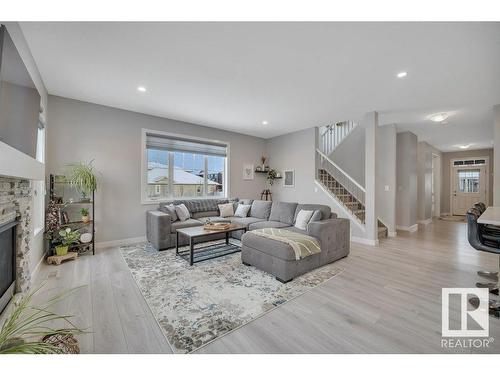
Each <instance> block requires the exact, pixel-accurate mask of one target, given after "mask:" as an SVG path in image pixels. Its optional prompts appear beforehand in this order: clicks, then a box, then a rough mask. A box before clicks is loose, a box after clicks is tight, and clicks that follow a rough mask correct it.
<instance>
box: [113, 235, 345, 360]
mask: <svg viewBox="0 0 500 375" xmlns="http://www.w3.org/2000/svg"><path fill="white" fill-rule="evenodd" d="M217 242H219V241H213V243H217ZM184 249H186V247H184V248H182V250H184ZM120 250H121V253H122V255H123V258H124V259H125V261H126V263H127V264H128V267H129V268H130V270H131V271H132V275H133V276H134V278H135V280H136V282H137V284H138V286H139V289H140V290H141V292H142V294H143V295H144V298H145V299H146V301H147V303H148V304H149V306H150V308H151V310H152V311H153V314H154V315H155V317H156V319H157V320H158V322H159V324H160V326H161V328H162V329H163V331H164V333H165V336H166V337H167V339H168V341H169V343H170V345H171V347H172V350H173V351H174V352H175V353H189V352H191V351H193V350H195V349H198V348H200V347H201V346H203V345H205V344H207V343H209V342H210V341H212V340H214V339H216V338H218V337H221V336H222V335H224V334H226V333H228V332H230V331H232V330H234V329H236V328H238V327H240V326H242V325H244V324H246V323H248V322H250V321H252V320H254V319H256V318H258V317H259V316H261V315H262V314H264V313H266V312H269V311H270V310H272V309H274V308H275V307H277V306H279V305H282V304H284V303H285V302H287V301H290V300H291V299H293V298H296V297H298V296H300V295H301V294H303V293H305V292H307V291H308V290H311V289H312V288H314V287H315V286H318V285H319V284H321V283H323V282H325V281H327V280H328V279H330V278H332V277H333V276H335V275H338V274H340V273H341V272H342V269H341V268H339V267H338V266H336V265H335V263H333V264H330V265H327V266H324V267H321V268H319V269H317V270H314V271H312V272H309V273H308V274H305V275H303V276H300V277H298V278H296V279H295V280H293V281H291V282H289V283H287V284H282V283H280V282H279V281H277V280H276V279H275V278H274V277H272V276H271V275H269V274H267V273H265V272H262V271H259V270H257V269H256V268H254V267H248V266H245V265H243V264H242V263H241V254H240V253H236V254H231V255H227V256H224V257H220V258H216V259H212V260H208V261H204V262H200V263H195V264H194V265H193V266H189V264H188V263H187V262H186V261H185V260H184V259H182V258H180V257H179V256H176V255H175V250H166V251H161V252H158V251H156V250H154V249H153V248H152V247H151V246H150V245H148V244H137V245H130V246H122V247H121V248H120Z"/></svg>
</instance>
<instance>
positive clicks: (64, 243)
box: [56, 228, 80, 255]
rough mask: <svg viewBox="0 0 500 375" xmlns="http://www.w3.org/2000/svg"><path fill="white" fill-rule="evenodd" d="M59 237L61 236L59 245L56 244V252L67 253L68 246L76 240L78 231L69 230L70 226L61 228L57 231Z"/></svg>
mask: <svg viewBox="0 0 500 375" xmlns="http://www.w3.org/2000/svg"><path fill="white" fill-rule="evenodd" d="M59 237H60V238H61V245H59V246H56V254H57V255H66V254H68V249H69V246H70V245H71V244H74V243H76V242H78V239H79V238H80V232H78V231H77V230H71V228H66V229H61V230H60V231H59Z"/></svg>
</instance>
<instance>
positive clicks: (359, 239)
mask: <svg viewBox="0 0 500 375" xmlns="http://www.w3.org/2000/svg"><path fill="white" fill-rule="evenodd" d="M351 241H352V242H357V243H360V244H363V245H369V246H378V244H379V241H378V239H377V240H370V239H368V238H362V237H356V236H351Z"/></svg>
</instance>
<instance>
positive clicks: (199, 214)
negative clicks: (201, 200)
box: [191, 211, 219, 220]
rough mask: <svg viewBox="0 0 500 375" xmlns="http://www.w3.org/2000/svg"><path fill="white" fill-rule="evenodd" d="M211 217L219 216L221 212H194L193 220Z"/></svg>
mask: <svg viewBox="0 0 500 375" xmlns="http://www.w3.org/2000/svg"><path fill="white" fill-rule="evenodd" d="M211 216H219V211H202V212H194V213H193V214H192V215H191V217H192V218H193V219H198V220H199V219H200V218H202V217H211Z"/></svg>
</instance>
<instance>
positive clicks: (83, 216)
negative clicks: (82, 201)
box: [80, 208, 90, 224]
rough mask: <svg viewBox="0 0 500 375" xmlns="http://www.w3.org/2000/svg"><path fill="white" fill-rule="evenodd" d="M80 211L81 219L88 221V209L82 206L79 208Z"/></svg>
mask: <svg viewBox="0 0 500 375" xmlns="http://www.w3.org/2000/svg"><path fill="white" fill-rule="evenodd" d="M80 213H81V214H82V221H83V222H84V223H85V224H87V223H88V222H89V221H90V218H89V210H88V209H86V208H82V209H81V210H80Z"/></svg>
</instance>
